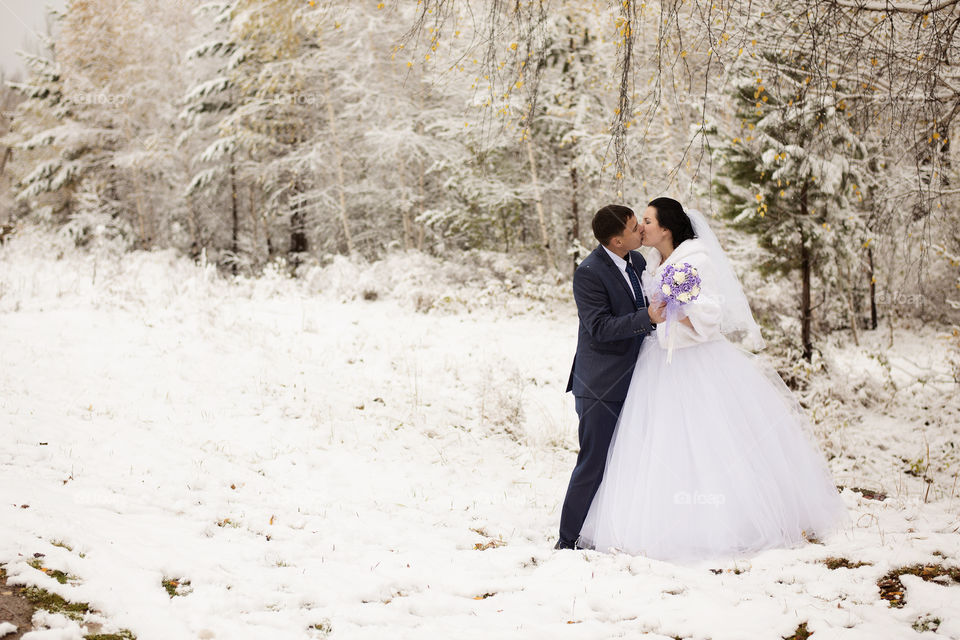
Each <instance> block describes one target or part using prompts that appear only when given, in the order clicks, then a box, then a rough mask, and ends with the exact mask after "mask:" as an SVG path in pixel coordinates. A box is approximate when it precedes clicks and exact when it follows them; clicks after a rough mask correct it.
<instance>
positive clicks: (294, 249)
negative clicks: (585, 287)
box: [290, 175, 308, 267]
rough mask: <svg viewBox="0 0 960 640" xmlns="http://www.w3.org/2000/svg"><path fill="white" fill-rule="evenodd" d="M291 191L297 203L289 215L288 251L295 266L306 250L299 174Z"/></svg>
mask: <svg viewBox="0 0 960 640" xmlns="http://www.w3.org/2000/svg"><path fill="white" fill-rule="evenodd" d="M293 191H294V194H295V197H296V198H297V204H296V205H295V207H294V210H293V214H292V215H291V216H290V253H291V254H293V255H292V258H293V260H292V263H293V266H294V267H297V266H299V265H300V262H301V258H300V254H302V253H306V252H307V250H308V244H307V233H306V229H305V227H306V219H305V218H306V216H305V214H304V212H303V200H302V199H300V196H301V194H302V193H303V186H302V185H301V184H300V176H299V175H298V176H297V177H296V178H294V181H293Z"/></svg>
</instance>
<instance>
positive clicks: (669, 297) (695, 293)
mask: <svg viewBox="0 0 960 640" xmlns="http://www.w3.org/2000/svg"><path fill="white" fill-rule="evenodd" d="M660 293H661V294H663V299H664V301H665V302H666V303H667V308H666V314H667V322H666V325H667V326H666V331H667V335H666V337H667V362H668V363H669V362H670V361H671V360H672V359H673V344H674V340H675V335H676V334H675V333H674V332H671V331H670V328H671V326H672V325H673V324H675V323H676V322H677V321H678V320H679V316H680V307H682V306H683V305H685V304H687V303H688V302H693V301H694V300H696V299H697V298H698V297H699V296H700V274H699V273H698V272H697V268H696V267H694V266H693V265H692V264H690V263H689V262H682V263H680V264H679V265H673V264H668V265H666V266H664V267H663V272H662V273H661V274H660Z"/></svg>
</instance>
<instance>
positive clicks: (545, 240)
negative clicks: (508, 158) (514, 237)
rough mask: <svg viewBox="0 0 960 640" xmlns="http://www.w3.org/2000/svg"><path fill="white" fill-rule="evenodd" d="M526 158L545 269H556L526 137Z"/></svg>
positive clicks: (534, 163) (532, 159)
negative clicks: (538, 223)
mask: <svg viewBox="0 0 960 640" xmlns="http://www.w3.org/2000/svg"><path fill="white" fill-rule="evenodd" d="M527 158H528V159H529V160H530V181H531V184H532V185H533V202H534V205H535V206H536V209H537V219H538V220H539V222H540V245H541V249H543V254H544V258H545V259H546V265H547V269H549V270H551V271H556V270H557V265H556V263H555V262H554V261H553V253H551V252H550V236H549V235H548V234H547V220H546V218H545V217H544V214H543V199H542V198H541V197H540V181H539V180H538V179H537V162H536V159H535V158H534V157H533V143H532V142H530V138H529V137H528V138H527Z"/></svg>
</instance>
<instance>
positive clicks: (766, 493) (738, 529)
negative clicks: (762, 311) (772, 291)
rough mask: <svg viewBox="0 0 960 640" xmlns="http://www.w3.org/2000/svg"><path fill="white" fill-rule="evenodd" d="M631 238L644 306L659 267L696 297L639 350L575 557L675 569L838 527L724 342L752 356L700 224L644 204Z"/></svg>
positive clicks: (798, 444)
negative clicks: (639, 233)
mask: <svg viewBox="0 0 960 640" xmlns="http://www.w3.org/2000/svg"><path fill="white" fill-rule="evenodd" d="M641 224H642V226H643V245H644V246H645V247H651V249H650V251H649V253H645V256H646V257H647V267H646V270H645V271H644V272H643V274H642V277H641V282H642V286H643V289H644V292H645V293H646V294H647V296H648V297H649V298H650V299H651V304H654V300H655V299H660V300H662V299H663V295H662V294H661V293H660V286H661V283H660V274H661V273H662V271H663V269H664V268H665V267H666V265H671V264H672V265H675V266H676V267H679V266H681V265H682V264H684V263H687V264H689V265H691V266H693V267H695V268H696V269H697V271H698V272H699V276H700V279H701V292H700V295H699V297H698V298H697V299H695V300H694V301H693V302H689V303H687V304H685V305H683V306H681V307H680V312H679V316H680V317H679V318H678V319H676V320H671V321H668V326H666V327H663V326H661V329H660V330H658V331H657V332H656V339H651V340H644V342H643V346H642V347H641V349H640V354H639V356H638V358H637V364H636V368H635V369H634V372H633V378H632V379H631V382H630V388H629V391H628V392H627V397H626V400H625V401H624V405H623V410H622V412H621V413H620V418H619V420H618V422H617V426H616V430H615V431H614V435H613V440H612V441H611V444H610V449H609V451H608V454H607V465H606V470H605V471H604V475H603V481H602V483H601V485H600V488H599V490H598V491H597V493H596V496H595V497H594V499H593V502H592V503H591V506H590V510H589V512H588V514H587V518H586V520H585V522H584V524H583V527H582V529H581V531H580V540H579V545H580V546H586V547H592V548H595V549H598V550H601V551H613V550H617V551H624V552H627V553H632V554H642V555H645V556H648V557H651V558H656V559H661V560H673V561H685V560H698V559H706V558H718V557H727V556H734V555H737V554H742V553H749V552H754V551H759V550H761V549H767V548H771V547H783V546H792V545H795V544H798V543H800V542H802V541H803V539H804V538H805V537H807V538H809V537H810V536H811V535H814V534H816V535H823V534H825V533H827V532H828V531H829V530H831V529H834V528H836V527H837V526H839V525H841V524H842V523H843V522H844V521H845V520H846V518H847V512H846V507H845V505H844V504H843V501H842V500H841V499H840V496H839V495H838V493H837V490H836V488H835V487H834V483H833V480H832V478H831V476H830V471H829V469H828V468H827V465H826V463H825V461H824V460H823V456H822V454H821V453H820V452H819V451H818V450H817V448H816V446H815V445H814V444H813V442H812V440H811V434H810V433H809V424H808V423H807V421H806V419H805V417H804V416H803V414H802V411H801V409H800V407H799V405H798V404H797V403H796V401H795V400H794V399H793V397H792V396H791V395H790V391H789V390H788V389H787V388H786V385H784V384H783V382H782V381H781V380H780V378H779V377H778V376H777V375H776V373H775V372H773V371H772V370H771V371H770V372H769V373H767V372H766V371H765V369H763V368H762V367H761V365H760V363H759V361H758V359H757V358H756V357H755V356H752V355H750V354H748V353H746V352H744V351H742V350H740V349H739V348H738V347H736V346H734V344H733V343H732V342H731V340H736V341H739V342H742V343H744V344H745V345H747V346H749V347H751V348H755V349H758V348H762V347H763V340H762V338H761V337H760V329H759V327H758V326H757V324H756V322H754V320H753V316H752V314H751V312H750V308H749V306H748V304H747V300H746V297H745V296H744V295H743V290H742V289H741V287H740V284H739V281H738V280H737V277H736V275H735V274H734V272H733V269H732V267H731V265H730V262H729V260H728V259H727V257H726V255H725V254H724V252H723V250H722V249H721V248H720V244H719V243H718V242H717V239H716V236H714V234H713V232H712V231H711V230H710V227H709V226H708V225H707V222H706V219H705V218H704V217H703V216H702V215H701V214H699V213H697V212H689V214H688V213H687V212H685V211H684V210H683V207H682V206H681V205H680V203H679V202H677V201H676V200H672V199H670V198H657V199H655V200H653V201H652V202H651V203H650V205H649V206H648V207H647V209H646V211H645V212H644V215H643V220H642V221H641ZM664 328H666V330H664ZM728 338H729V339H728Z"/></svg>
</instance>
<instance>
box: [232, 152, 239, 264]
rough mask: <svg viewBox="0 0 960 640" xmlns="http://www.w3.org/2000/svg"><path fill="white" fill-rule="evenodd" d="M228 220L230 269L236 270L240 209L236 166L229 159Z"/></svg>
mask: <svg viewBox="0 0 960 640" xmlns="http://www.w3.org/2000/svg"><path fill="white" fill-rule="evenodd" d="M230 213H231V216H230V220H231V222H232V223H233V224H232V230H231V236H230V251H231V252H232V253H233V267H232V271H233V272H234V273H236V272H237V258H238V257H239V255H240V211H239V204H238V203H237V167H236V165H234V164H233V159H232V158H231V160H230Z"/></svg>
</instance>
